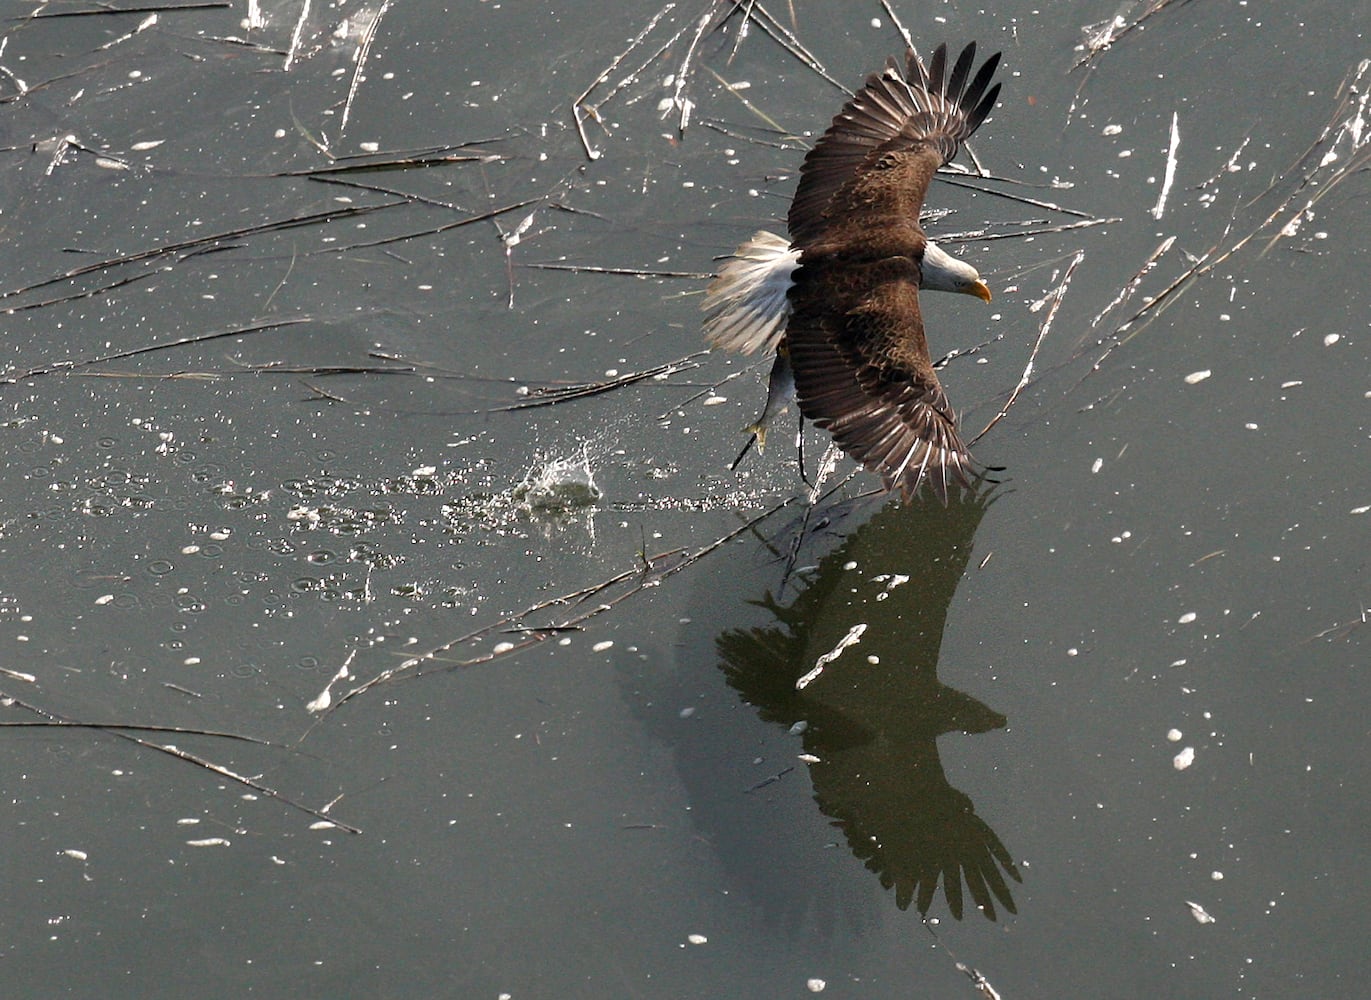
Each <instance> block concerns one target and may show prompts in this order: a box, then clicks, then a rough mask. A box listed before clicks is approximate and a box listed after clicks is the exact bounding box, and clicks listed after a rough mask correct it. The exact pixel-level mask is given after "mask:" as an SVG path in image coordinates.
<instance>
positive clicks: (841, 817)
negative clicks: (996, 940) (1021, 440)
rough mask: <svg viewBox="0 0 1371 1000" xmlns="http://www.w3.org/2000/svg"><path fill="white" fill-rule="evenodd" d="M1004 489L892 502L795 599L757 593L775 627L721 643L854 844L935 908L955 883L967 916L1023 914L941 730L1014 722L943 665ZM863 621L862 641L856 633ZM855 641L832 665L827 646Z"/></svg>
mask: <svg viewBox="0 0 1371 1000" xmlns="http://www.w3.org/2000/svg"><path fill="white" fill-rule="evenodd" d="M994 499H995V495H994V494H993V493H985V494H980V495H970V496H964V497H959V498H955V499H953V500H952V502H951V504H950V506H949V508H948V509H947V510H945V511H943V510H937V509H936V503H935V502H933V501H931V500H929V499H922V500H916V501H915V502H914V506H915V508H916V511H917V510H918V508H924V511H923V512H924V513H926V514H927V515H929V516H927V517H924V518H920V517H917V516H916V517H913V518H911V517H910V516H909V515H910V513H914V512H911V511H909V510H908V509H902V508H898V507H886V508H885V509H883V510H881V511H880V512H878V513H877V514H876V516H875V517H874V518H873V519H872V520H871V521H869V522H868V523H867V524H865V525H863V526H862V527H861V528H859V529H858V530H857V531H855V532H854V533H852V534H851V535H850V536H849V537H848V538H847V539H846V541H845V542H844V543H843V544H842V545H841V546H840V547H839V548H838V549H837V550H835V551H833V552H832V553H830V554H829V555H828V556H826V557H825V558H823V559H822V560H821V561H820V563H819V564H818V566H817V567H816V568H815V569H813V570H812V571H810V573H809V574H808V577H807V581H806V582H805V583H803V584H802V585H801V586H800V587H799V590H798V592H797V594H796V596H795V598H794V599H793V600H792V601H791V602H790V603H789V604H784V605H783V604H781V603H779V602H778V601H777V600H775V599H774V598H773V597H772V596H771V595H767V596H766V597H765V598H763V599H760V600H757V601H755V602H753V603H754V604H756V605H757V606H759V607H761V608H764V609H766V610H767V611H768V612H770V614H771V615H772V616H774V619H775V623H774V624H771V625H764V626H759V627H754V628H747V629H731V630H728V631H725V632H724V633H722V634H721V635H719V636H718V637H717V639H716V649H717V652H718V655H719V658H720V669H721V670H722V671H723V672H724V675H725V677H726V679H727V682H728V684H729V685H730V686H731V687H732V688H733V689H734V690H735V691H736V692H737V693H738V694H739V695H740V696H741V697H742V698H743V699H744V700H745V701H746V702H748V703H749V704H750V705H752V706H753V707H754V709H755V710H756V711H757V713H758V714H759V715H760V717H761V718H762V719H764V720H766V721H768V722H772V723H775V724H777V725H779V726H782V727H785V728H787V729H791V728H795V727H796V726H797V724H802V725H800V728H801V729H802V730H803V733H802V736H801V739H802V742H803V746H804V751H805V753H806V755H808V759H809V775H810V780H811V782H812V785H813V793H814V800H815V802H816V803H817V804H818V806H819V809H820V811H821V812H822V813H823V814H824V815H826V816H828V817H829V818H830V820H831V821H832V823H833V825H834V826H835V827H837V828H838V829H840V830H841V831H842V832H843V836H844V839H845V840H846V843H847V846H848V849H849V850H850V851H851V852H852V853H853V855H854V856H856V857H857V858H859V859H860V860H861V861H862V862H863V863H864V864H865V865H866V867H867V868H868V869H870V870H871V871H872V872H873V873H874V874H875V875H876V876H877V877H878V878H879V879H880V882H881V884H882V885H883V886H884V887H885V888H887V889H892V890H893V891H894V893H895V902H896V905H897V906H898V907H899V908H900V909H907V908H908V907H909V906H910V905H911V903H912V904H914V905H915V906H916V908H917V910H918V912H919V913H920V914H922V915H925V916H926V915H927V914H928V912H929V909H930V908H931V907H932V905H933V902H934V899H935V898H936V895H937V891H938V886H939V885H940V884H941V886H942V892H943V896H944V898H945V899H946V902H947V907H948V911H949V912H950V913H951V914H952V916H953V917H955V918H957V919H961V918H962V916H963V913H964V912H965V903H966V896H967V895H968V894H969V895H970V899H971V903H972V905H973V906H974V907H975V908H976V909H978V910H979V911H980V912H981V913H982V914H983V915H984V916H985V917H987V918H988V919H991V920H994V919H996V916H997V905H998V908H999V910H1000V911H1004V912H1008V913H1016V912H1017V910H1016V909H1015V905H1014V899H1013V894H1012V893H1011V891H1010V880H1012V881H1013V882H1021V881H1022V879H1021V877H1020V875H1019V872H1018V868H1017V867H1016V866H1015V864H1014V862H1013V859H1012V858H1011V856H1010V854H1009V852H1008V851H1007V850H1006V849H1005V847H1004V844H1003V843H1002V842H1001V840H1000V837H999V835H998V834H996V832H995V831H994V830H993V829H992V828H991V827H990V825H989V824H988V823H986V822H985V820H984V819H982V818H981V817H980V816H979V815H978V814H977V812H976V809H975V806H974V805H973V803H972V801H971V799H970V797H969V796H967V795H966V794H965V793H964V792H962V791H960V790H959V789H957V788H954V787H953V786H952V784H951V783H950V782H949V781H948V779H947V775H946V773H945V772H944V770H943V767H942V763H941V760H940V757H939V753H938V743H937V741H938V737H939V736H942V735H944V734H948V733H952V732H963V733H970V734H976V733H985V732H989V731H992V730H995V729H1000V728H1003V727H1004V726H1005V725H1006V719H1005V717H1004V716H1003V715H1001V714H1000V713H999V712H996V711H995V710H994V709H991V708H989V707H988V706H986V705H984V704H983V703H981V702H980V701H979V700H977V699H976V698H973V697H972V696H970V695H968V694H965V693H964V692H961V691H958V690H956V689H955V688H951V687H948V686H947V685H945V684H943V683H942V682H941V681H940V680H939V679H938V675H937V668H938V661H939V653H940V649H941V645H942V637H943V631H944V627H945V624H946V619H947V613H948V608H949V606H950V604H951V601H952V597H953V594H954V593H955V591H956V588H957V584H958V583H959V582H960V580H961V578H962V575H963V572H964V570H965V568H966V565H967V561H968V559H969V557H970V554H971V541H972V536H973V535H974V534H975V531H976V528H977V526H978V525H979V524H980V521H981V518H982V517H983V516H984V514H985V511H986V509H987V508H988V507H989V506H990V504H992V503H993V502H994ZM854 626H860V627H861V628H860V631H858V632H857V635H858V636H859V638H857V639H856V640H855V641H852V640H851V639H850V637H851V636H852V635H853V633H854V630H855V629H854ZM845 638H846V639H847V640H848V641H849V642H850V645H849V646H847V647H845V648H844V649H843V651H842V652H841V653H840V654H839V655H837V656H836V657H834V658H832V659H831V660H829V661H827V662H826V664H825V665H824V666H823V668H822V670H821V671H820V672H818V673H817V675H815V671H814V669H813V668H814V665H815V663H816V662H820V661H822V660H824V657H825V654H826V653H830V652H831V651H832V650H834V649H836V648H838V647H840V646H841V645H842V643H843V642H844V640H845Z"/></svg>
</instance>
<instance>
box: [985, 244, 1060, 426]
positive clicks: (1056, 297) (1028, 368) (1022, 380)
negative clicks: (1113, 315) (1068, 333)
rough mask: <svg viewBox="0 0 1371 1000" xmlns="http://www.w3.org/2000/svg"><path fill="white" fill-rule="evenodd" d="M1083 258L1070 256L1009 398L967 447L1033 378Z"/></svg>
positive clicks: (1006, 410) (993, 422) (1007, 408)
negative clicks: (1063, 300) (1026, 361)
mask: <svg viewBox="0 0 1371 1000" xmlns="http://www.w3.org/2000/svg"><path fill="white" fill-rule="evenodd" d="M1083 260H1085V251H1084V250H1078V251H1077V252H1076V256H1075V257H1074V258H1072V260H1071V263H1070V264H1068V265H1067V266H1066V273H1065V274H1063V275H1062V280H1061V283H1060V284H1059V285H1058V286H1057V288H1056V289H1055V291H1054V292H1053V296H1052V305H1051V306H1050V307H1049V308H1048V310H1047V315H1046V316H1045V317H1044V318H1043V322H1042V325H1041V326H1040V327H1039V328H1038V339H1037V341H1036V342H1035V343H1034V344H1033V350H1032V351H1031V352H1030V353H1029V355H1028V363H1027V364H1026V365H1024V370H1023V374H1022V375H1021V376H1019V384H1018V385H1016V386H1015V387H1014V391H1013V392H1011V393H1010V394H1009V398H1008V399H1007V400H1005V403H1004V406H1002V407H1000V412H999V413H997V414H995V416H994V417H992V418H991V420H990V423H988V424H986V425H985V426H984V427H983V428H981V432H980V433H979V434H977V435H976V436H975V437H973V438H972V439H971V440H970V441H969V442H968V443H967V447H968V448H970V447H972V446H973V445H975V443H976V442H977V441H979V440H980V439H981V438H983V437H985V435H986V434H987V432H989V430H990V429H991V428H992V427H994V426H995V425H996V424H998V423H999V422H1000V421H1001V420H1002V419H1004V415H1005V414H1006V413H1008V412H1009V408H1010V407H1011V406H1013V405H1014V401H1015V400H1016V399H1018V398H1019V393H1021V392H1023V390H1024V388H1025V387H1026V386H1027V385H1028V383H1029V382H1031V381H1032V380H1033V373H1034V362H1035V361H1036V360H1037V357H1038V351H1039V349H1040V348H1041V347H1042V346H1043V341H1044V340H1046V339H1047V331H1048V330H1050V329H1051V328H1052V320H1053V319H1055V318H1056V315H1057V310H1058V309H1059V308H1060V307H1061V304H1062V299H1064V298H1066V288H1067V286H1068V285H1069V284H1071V276H1072V275H1073V274H1075V273H1076V268H1077V267H1078V266H1079V265H1080V263H1081V261H1083Z"/></svg>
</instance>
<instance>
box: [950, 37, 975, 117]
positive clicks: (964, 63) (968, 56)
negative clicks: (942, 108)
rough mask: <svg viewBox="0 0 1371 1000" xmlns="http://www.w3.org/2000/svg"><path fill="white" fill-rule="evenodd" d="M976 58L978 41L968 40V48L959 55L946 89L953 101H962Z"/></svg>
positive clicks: (954, 102)
mask: <svg viewBox="0 0 1371 1000" xmlns="http://www.w3.org/2000/svg"><path fill="white" fill-rule="evenodd" d="M975 60H976V43H975V42H968V43H967V46H966V48H964V49H962V54H961V55H959V56H958V57H957V64H956V65H955V66H953V67H952V76H951V77H950V78H949V79H948V81H947V90H945V91H944V93H945V94H946V95H947V99H948V100H949V101H950V102H951V103H953V104H958V103H960V102H961V99H962V91H963V89H964V88H965V87H966V80H967V77H969V76H970V75H971V64H972V63H973V62H975Z"/></svg>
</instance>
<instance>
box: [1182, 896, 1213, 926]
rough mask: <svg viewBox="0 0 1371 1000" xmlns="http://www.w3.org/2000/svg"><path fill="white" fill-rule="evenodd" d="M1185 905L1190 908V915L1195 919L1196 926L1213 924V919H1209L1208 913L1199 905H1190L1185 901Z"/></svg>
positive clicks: (1190, 903)
mask: <svg viewBox="0 0 1371 1000" xmlns="http://www.w3.org/2000/svg"><path fill="white" fill-rule="evenodd" d="M1185 905H1186V906H1188V907H1190V915H1191V916H1192V917H1194V918H1195V922H1196V923H1197V924H1212V923H1214V922H1215V920H1214V918H1213V917H1211V916H1210V915H1209V913H1208V911H1206V910H1205V908H1204V907H1203V906H1201V905H1200V904H1199V903H1192V902H1191V901H1190V900H1188V899H1187V900H1186V901H1185Z"/></svg>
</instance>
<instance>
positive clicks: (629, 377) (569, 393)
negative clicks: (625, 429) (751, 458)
mask: <svg viewBox="0 0 1371 1000" xmlns="http://www.w3.org/2000/svg"><path fill="white" fill-rule="evenodd" d="M708 353H709V351H707V350H704V351H696V352H695V353H693V354H687V355H686V356H685V357H683V358H678V359H676V360H675V361H667V362H665V363H663V364H660V365H653V366H652V367H651V368H644V369H642V370H640V371H636V372H628V373H626V374H623V375H616V376H615V377H614V378H610V379H604V380H603V381H598V382H579V383H576V384H575V385H567V386H557V387H555V388H550V389H533V390H529V391H528V394H529V395H530V396H534V397H535V398H533V399H528V400H525V401H524V402H521V403H510V404H509V405H508V406H496V407H492V408H491V409H489V410H485V411H482V412H485V413H507V412H510V411H512V410H528V409H533V408H534V407H538V406H552V405H553V404H555V403H564V402H566V401H567V400H571V399H584V398H586V397H587V396H598V395H600V394H601V393H604V392H611V391H612V390H614V389H622V388H624V386H628V385H633V384H635V383H637V382H643V381H646V380H647V379H658V380H661V379H666V378H668V377H670V376H672V375H675V374H676V373H677V372H683V371H689V370H690V369H692V368H698V367H699V362H698V361H697V360H696V359H697V358H702V357H704V356H705V355H706V354H708Z"/></svg>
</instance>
